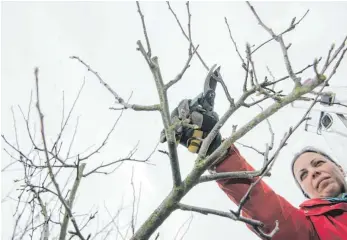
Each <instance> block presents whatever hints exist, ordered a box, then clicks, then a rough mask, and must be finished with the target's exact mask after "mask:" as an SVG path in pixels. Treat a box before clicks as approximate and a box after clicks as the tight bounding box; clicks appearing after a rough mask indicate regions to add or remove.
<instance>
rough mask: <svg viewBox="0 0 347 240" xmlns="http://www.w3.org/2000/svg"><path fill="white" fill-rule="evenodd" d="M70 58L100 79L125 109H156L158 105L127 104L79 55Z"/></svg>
mask: <svg viewBox="0 0 347 240" xmlns="http://www.w3.org/2000/svg"><path fill="white" fill-rule="evenodd" d="M70 58H71V59H76V60H78V61H79V62H80V63H82V64H83V65H84V66H85V67H86V68H87V69H88V71H90V72H92V73H93V74H94V75H95V76H96V77H97V78H98V80H99V81H100V83H101V84H102V85H103V86H104V87H105V88H106V89H107V90H108V91H109V92H110V93H111V94H112V95H113V96H114V97H115V99H116V100H117V102H118V103H119V104H121V105H123V106H124V107H125V108H126V109H128V108H131V109H133V110H135V111H158V110H159V109H160V108H159V105H158V104H156V105H149V106H145V105H138V104H128V103H126V102H125V101H124V99H123V98H121V97H120V96H119V95H118V94H117V93H116V92H115V91H114V90H113V89H112V88H111V87H110V86H109V85H108V84H107V83H106V82H105V81H104V80H103V79H102V78H101V77H100V75H99V74H98V73H97V72H95V71H94V70H93V69H91V67H90V66H89V65H88V64H87V63H85V62H84V61H82V60H81V59H80V58H79V57H77V56H71V57H70Z"/></svg>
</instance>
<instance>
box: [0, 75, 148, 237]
mask: <svg viewBox="0 0 347 240" xmlns="http://www.w3.org/2000/svg"><path fill="white" fill-rule="evenodd" d="M34 76H35V88H36V89H35V93H36V104H35V106H36V112H37V114H38V119H39V125H40V131H39V133H40V138H38V139H37V138H36V132H35V131H34V133H32V130H31V128H30V125H31V124H30V123H31V111H30V110H31V105H32V98H31V99H30V103H29V108H28V113H27V114H26V115H25V114H24V112H23V110H22V108H21V107H19V111H20V113H21V115H22V117H23V121H24V123H25V126H26V130H27V135H28V137H29V139H30V142H31V149H30V150H29V151H28V153H26V149H22V147H21V144H20V140H19V139H20V138H19V137H18V134H17V122H16V119H15V115H14V112H13V111H12V112H13V119H14V132H15V139H16V141H15V142H16V144H12V143H10V141H9V140H8V139H7V138H6V137H5V136H4V135H2V139H3V141H4V142H5V144H6V147H5V148H4V151H5V152H6V153H7V154H8V155H9V156H10V158H12V160H13V162H11V163H10V164H9V165H8V166H5V167H4V168H3V169H2V171H6V170H7V169H8V168H10V167H11V166H15V165H17V166H18V165H21V167H22V169H23V170H22V172H23V177H22V178H21V179H16V180H15V182H16V184H18V185H19V189H17V190H18V191H19V195H18V199H13V200H14V201H15V202H17V207H16V212H15V213H14V217H15V219H16V220H15V226H14V228H13V234H12V239H23V238H24V237H30V238H31V239H38V238H40V239H42V240H48V239H52V238H53V237H55V236H57V238H58V239H59V240H65V239H71V238H73V237H74V236H77V237H79V239H91V237H92V239H94V237H96V236H98V235H100V234H102V233H104V232H105V231H106V232H110V231H113V228H115V227H116V228H117V225H114V224H113V223H114V220H115V219H116V218H117V217H118V216H119V214H120V211H121V210H122V208H120V211H119V212H117V214H116V215H115V216H111V218H112V220H111V221H110V223H108V224H106V225H105V226H104V227H102V229H101V230H100V231H99V232H97V233H95V236H92V235H91V233H88V234H87V235H86V234H84V233H83V230H84V229H87V228H86V227H87V226H88V224H89V223H90V221H92V220H93V219H95V218H96V215H97V211H96V212H92V213H89V214H87V216H88V217H87V218H86V219H81V218H80V217H78V216H77V214H76V213H74V211H73V207H74V203H75V199H76V196H77V192H78V189H79V186H80V183H81V181H82V180H83V179H84V178H87V177H88V176H90V175H93V174H102V175H109V174H111V173H113V172H115V171H116V170H117V169H118V168H119V167H121V165H122V164H124V163H125V162H134V163H144V164H150V165H153V164H152V163H151V162H150V157H151V155H152V154H153V152H154V150H153V151H152V152H151V153H150V154H149V156H148V157H147V158H145V159H138V158H135V154H136V152H137V149H138V145H136V146H135V147H134V148H133V149H131V150H130V152H129V154H128V155H127V156H125V157H123V158H119V159H117V160H112V161H108V162H107V163H103V162H102V163H100V164H99V165H98V166H96V167H94V166H95V164H92V162H90V161H91V160H90V159H92V158H93V156H94V155H96V154H97V153H99V152H100V151H101V150H102V149H103V148H104V147H105V146H106V145H107V142H108V140H109V138H110V136H111V134H112V132H113V131H114V129H115V127H116V125H117V124H118V122H119V120H120V119H121V117H122V114H123V110H122V111H121V112H120V114H119V116H118V117H117V119H116V120H115V122H114V124H113V125H112V126H111V128H110V130H109V132H108V133H107V134H106V136H105V138H104V140H103V141H102V143H100V145H99V146H96V147H95V149H92V150H87V151H84V152H80V153H78V154H77V155H74V156H71V149H72V145H73V143H74V141H75V135H76V132H77V129H78V123H79V118H77V121H76V126H75V129H74V131H73V135H72V137H71V140H70V142H69V143H68V138H67V137H63V135H64V132H65V130H66V126H67V125H68V123H69V121H70V119H71V116H72V113H73V110H74V108H75V105H76V102H77V100H78V99H79V96H80V94H81V92H82V89H83V86H84V84H85V82H83V84H82V86H81V88H80V90H79V92H78V94H77V97H76V99H75V101H74V102H73V104H72V107H71V109H70V110H69V112H68V115H67V117H66V118H65V117H64V104H63V114H62V121H61V127H60V131H59V132H58V134H57V136H56V137H55V141H53V143H51V144H49V142H48V141H47V139H48V137H47V134H46V129H45V121H44V115H43V112H44V110H43V109H42V107H41V104H40V100H41V99H40V91H39V90H40V88H39V86H40V84H39V69H38V68H36V69H35V72H34ZM63 99H64V98H63ZM21 137H22V139H23V137H24V136H21ZM62 149H65V150H62ZM88 162H90V163H91V166H92V167H91V168H90V169H88V168H86V167H87V165H88ZM87 169H88V170H87ZM132 184H133V183H132ZM133 194H134V203H135V202H137V198H136V196H135V194H136V193H135V189H134V192H133ZM7 198H11V197H10V196H7ZM24 199H25V200H24ZM4 200H5V199H4ZM4 200H3V201H4ZM138 200H139V199H138ZM134 208H136V206H134ZM83 215H84V214H83ZM133 218H134V219H135V218H136V214H134V215H133ZM69 224H70V225H71V224H72V229H70V230H69ZM130 225H131V226H132V227H133V228H134V226H135V225H134V220H131V223H129V226H130ZM23 226H24V227H23ZM118 234H121V232H119V230H118V233H117V235H118Z"/></svg>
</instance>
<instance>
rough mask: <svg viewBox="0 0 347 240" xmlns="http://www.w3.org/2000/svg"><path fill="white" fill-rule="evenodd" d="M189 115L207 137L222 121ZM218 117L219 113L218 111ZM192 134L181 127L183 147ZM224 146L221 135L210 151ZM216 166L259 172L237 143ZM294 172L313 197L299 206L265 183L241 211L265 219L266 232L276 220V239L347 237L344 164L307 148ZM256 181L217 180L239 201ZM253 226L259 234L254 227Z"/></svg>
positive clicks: (297, 159)
mask: <svg viewBox="0 0 347 240" xmlns="http://www.w3.org/2000/svg"><path fill="white" fill-rule="evenodd" d="M182 106H183V107H184V109H185V110H186V112H187V106H189V100H183V101H182V102H181V103H180V104H179V106H178V107H177V108H176V109H175V110H174V113H175V114H176V117H177V114H178V115H179V113H180V109H182ZM189 116H190V119H191V123H192V124H196V125H198V126H199V127H200V129H202V131H203V132H204V134H203V137H205V136H206V135H207V133H208V131H210V130H211V129H212V127H213V126H214V125H215V124H216V122H217V121H218V119H217V117H211V116H212V115H211V114H206V113H201V112H192V113H190V115H189ZM213 116H217V115H216V114H215V113H214V114H213ZM206 126H209V127H206ZM193 132H194V130H192V129H190V128H186V127H183V128H180V129H179V135H180V143H181V144H182V145H183V146H185V147H188V146H189V145H190V143H191V142H192V140H195V142H196V139H194V137H193ZM220 144H221V136H220V134H218V136H217V137H216V138H215V139H214V141H213V142H212V144H211V145H210V147H209V150H208V152H207V154H210V153H212V152H213V151H214V150H215V149H216V148H217V147H218V146H219V145H220ZM197 149H198V148H197ZM211 169H214V170H215V171H216V172H232V171H254V169H253V168H252V166H250V165H249V164H248V163H247V161H246V160H245V159H244V158H243V157H242V156H241V154H240V152H239V151H238V149H237V148H236V147H235V146H234V145H232V146H231V147H230V148H229V150H228V154H227V156H226V157H225V158H224V159H222V160H221V161H220V162H218V163H215V165H214V166H211ZM292 172H293V176H294V179H295V181H296V183H297V184H298V186H299V187H300V189H301V190H302V191H303V194H304V195H305V196H306V197H307V198H308V200H306V201H304V202H303V203H302V204H301V205H300V207H299V209H298V208H296V207H294V206H292V205H291V204H290V203H289V202H288V201H287V200H286V199H284V198H283V197H281V196H280V195H278V194H276V193H275V192H274V191H273V190H272V189H271V188H270V187H269V186H268V185H267V184H266V183H265V182H263V181H260V182H259V183H258V184H257V185H256V186H255V187H254V188H253V190H252V192H251V194H250V198H249V200H248V201H247V202H246V204H245V205H244V207H243V213H242V215H243V216H245V217H248V218H252V219H255V220H259V221H261V222H263V223H264V225H265V226H264V228H263V229H262V231H263V232H264V233H270V232H271V231H272V229H273V228H274V227H275V221H276V220H277V221H278V223H279V229H280V230H279V231H278V232H277V233H276V234H275V235H274V237H273V238H272V239H275V240H280V239H281V240H286V239H288V240H347V194H346V191H347V183H346V180H345V177H346V175H345V173H344V171H343V169H342V168H341V166H340V165H338V164H337V163H336V162H335V161H334V160H333V159H332V158H331V157H330V156H329V155H327V154H326V153H324V152H322V151H319V150H317V149H314V148H305V149H303V151H301V152H300V153H298V154H297V155H296V156H295V157H294V159H293V162H292ZM254 181H255V180H254V179H253V180H250V179H227V180H219V181H217V183H218V185H219V187H220V188H221V189H222V190H223V191H224V192H225V193H226V194H227V196H228V197H229V198H230V199H231V200H232V201H233V202H234V203H236V204H239V203H240V200H241V199H242V197H243V196H244V195H245V193H246V192H247V190H248V188H249V186H250V184H251V183H252V182H254ZM248 227H249V228H250V229H251V230H252V231H254V232H256V231H255V230H254V229H253V228H252V226H248Z"/></svg>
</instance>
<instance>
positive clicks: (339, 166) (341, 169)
mask: <svg viewBox="0 0 347 240" xmlns="http://www.w3.org/2000/svg"><path fill="white" fill-rule="evenodd" d="M337 167H338V168H339V169H340V171H341V172H342V175H343V177H346V172H345V171H344V170H343V168H342V167H341V165H340V164H337Z"/></svg>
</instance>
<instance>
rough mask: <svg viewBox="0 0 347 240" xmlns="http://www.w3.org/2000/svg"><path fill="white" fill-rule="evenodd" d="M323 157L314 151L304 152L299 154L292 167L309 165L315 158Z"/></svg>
mask: <svg viewBox="0 0 347 240" xmlns="http://www.w3.org/2000/svg"><path fill="white" fill-rule="evenodd" d="M322 157H323V158H325V157H324V156H323V155H321V154H319V153H315V152H305V153H303V154H301V155H300V156H299V157H298V158H297V159H296V161H295V163H294V168H298V167H302V166H305V165H310V164H311V162H312V161H314V160H315V159H317V158H322Z"/></svg>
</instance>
